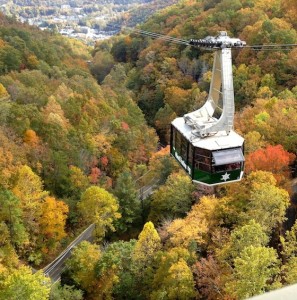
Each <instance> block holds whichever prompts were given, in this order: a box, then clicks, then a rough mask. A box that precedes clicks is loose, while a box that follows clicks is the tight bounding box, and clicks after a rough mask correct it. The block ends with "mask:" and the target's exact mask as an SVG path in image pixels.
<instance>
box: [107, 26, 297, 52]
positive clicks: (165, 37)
mask: <svg viewBox="0 0 297 300" xmlns="http://www.w3.org/2000/svg"><path fill="white" fill-rule="evenodd" d="M108 27H112V28H113V29H115V28H116V29H119V30H120V29H126V30H129V31H131V32H134V33H138V34H141V35H146V36H149V37H152V38H155V39H160V40H164V41H166V42H172V43H176V44H180V45H186V46H192V47H197V48H204V49H206V50H213V49H216V48H209V47H207V46H201V45H193V44H190V41H187V40H183V39H180V38H175V37H171V36H169V35H164V34H161V33H155V32H151V31H146V30H141V29H136V28H130V27H125V26H123V27H119V26H111V25H108ZM296 46H297V44H263V45H260V44H257V45H244V46H241V47H231V48H234V49H248V48H250V49H251V50H254V51H281V50H284V51H287V50H292V48H293V47H296Z"/></svg>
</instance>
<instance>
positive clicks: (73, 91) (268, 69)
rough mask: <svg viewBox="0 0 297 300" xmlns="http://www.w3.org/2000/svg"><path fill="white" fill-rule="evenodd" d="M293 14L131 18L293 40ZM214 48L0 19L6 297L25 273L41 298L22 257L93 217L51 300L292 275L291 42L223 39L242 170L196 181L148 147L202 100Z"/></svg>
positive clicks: (272, 10) (203, 292) (245, 9)
mask: <svg viewBox="0 0 297 300" xmlns="http://www.w3.org/2000/svg"><path fill="white" fill-rule="evenodd" d="M296 13H297V6H296V4H295V1H281V0H256V1H248V0H237V1H233V0H232V1H230V0H222V1H220V0H215V1H214V0H198V1H192V0H184V1H180V3H179V4H178V5H175V6H173V7H170V8H167V9H165V10H163V11H161V12H159V13H158V14H156V15H155V16H153V17H152V18H150V19H149V21H148V22H146V23H145V24H144V25H142V26H141V28H142V29H143V30H148V31H151V32H156V33H161V34H166V35H169V36H174V37H179V38H182V39H185V40H187V39H190V38H195V39H198V38H203V37H206V36H207V35H216V34H217V32H218V31H220V30H226V31H227V32H228V33H229V35H230V36H234V37H239V38H240V39H242V40H245V41H246V42H247V44H249V45H254V44H270V43H277V44H280V43H281V44H287V43H289V44H295V43H297V32H296V30H297V22H296V18H295V16H296ZM212 59H213V54H212V52H205V51H202V50H199V49H195V48H193V47H186V46H183V45H176V44H169V43H167V42H164V41H160V40H153V39H151V38H149V37H146V36H140V35H136V34H135V33H132V34H130V35H119V36H116V37H114V38H112V39H110V40H107V41H103V42H98V43H97V44H96V46H95V48H94V49H88V48H87V47H86V46H84V45H83V44H81V43H79V42H77V41H72V40H66V39H64V38H62V37H60V36H57V35H55V34H53V33H49V32H40V31H38V30H37V29H35V28H30V27H28V26H25V25H24V24H18V23H16V22H14V21H12V20H10V19H7V18H5V17H3V16H2V17H1V26H0V66H1V76H0V83H1V85H0V96H1V99H0V125H1V127H0V141H1V142H0V152H1V155H0V186H1V190H0V193H1V197H0V201H1V205H0V221H1V223H0V225H1V227H0V230H1V232H2V235H1V240H0V246H1V248H0V257H1V261H0V289H1V292H2V294H1V293H0V294H1V295H0V299H10V298H11V299H14V298H13V296H12V295H15V293H16V290H17V287H19V286H20V285H22V286H23V287H24V288H23V290H22V291H21V292H20V293H23V294H19V295H23V298H22V299H31V298H29V296H27V295H30V293H31V291H32V290H33V289H35V293H39V294H36V295H37V298H38V299H48V298H49V292H50V287H49V284H48V283H47V280H46V279H44V277H43V276H42V275H41V274H39V273H38V272H37V273H36V274H34V275H32V274H31V271H30V269H29V268H28V267H26V266H28V265H30V266H33V267H34V268H36V269H38V268H39V267H41V266H43V265H44V264H45V263H46V262H48V261H50V259H51V257H54V256H55V255H56V253H58V251H59V249H61V248H63V247H64V246H65V245H66V244H67V243H68V241H69V240H70V239H71V238H72V237H73V235H75V234H77V232H79V231H81V230H82V229H83V228H84V227H85V226H87V225H88V224H91V223H95V224H96V230H95V242H94V243H92V244H91V243H89V242H83V243H81V244H80V245H79V246H78V247H77V248H76V249H75V250H74V251H73V253H72V257H71V259H69V261H68V263H67V270H66V271H65V272H64V274H63V276H62V278H61V286H56V287H55V288H54V289H52V291H51V296H50V297H51V298H50V299H82V298H84V299H245V298H248V297H251V296H253V295H257V294H260V293H263V292H266V291H269V290H272V289H275V288H279V287H281V286H285V285H288V284H291V283H296V282H297V251H296V249H297V244H296V243H297V223H296V222H295V220H296V217H297V216H296V203H295V202H296V194H295V195H294V193H293V191H292V189H291V180H292V174H293V172H292V171H293V169H292V167H293V166H294V161H295V158H296V154H297V81H296V78H297V76H296V75H297V69H296V63H297V48H292V49H290V50H279V51H273V52H272V51H253V50H251V49H242V50H234V51H233V62H234V67H233V73H234V87H235V101H236V103H235V104H236V110H237V112H236V123H235V130H236V131H238V132H239V133H240V134H242V135H243V136H244V138H245V151H246V155H245V160H246V168H245V171H246V175H245V178H244V180H242V181H241V182H239V183H233V184H230V185H226V186H221V187H220V188H216V189H215V190H214V193H210V194H207V193H204V194H203V193H201V191H199V190H198V189H197V187H195V186H194V185H193V184H192V183H191V180H190V179H189V178H188V176H187V175H186V174H185V173H184V172H183V171H182V170H180V168H179V167H178V165H177V164H176V163H175V162H174V161H173V160H172V159H171V158H170V157H169V154H168V149H167V148H164V149H162V150H161V151H160V152H156V150H157V141H158V137H159V138H160V140H161V141H162V143H166V142H168V140H169V124H170V122H171V121H172V120H173V119H174V118H175V117H176V116H182V115H183V114H184V113H186V112H189V111H192V110H194V109H196V108H198V107H200V106H201V105H202V104H203V103H204V101H205V99H206V96H207V92H208V88H209V83H210V78H211V77H210V76H211V66H212ZM146 123H148V124H149V125H147V124H146ZM153 128H155V129H156V131H155V129H153ZM156 132H157V133H158V136H157V134H156ZM152 182H158V185H159V187H158V188H157V189H156V191H155V192H154V193H153V195H152V196H150V197H149V198H147V199H145V200H143V201H141V198H140V196H141V195H140V194H139V191H138V189H139V188H141V187H143V186H147V185H150V184H151V183H152ZM107 242H108V243H107ZM70 286H71V287H70ZM26 293H27V294H26ZM2 295H3V296H2ZM24 295H25V296H24ZM1 297H2V298H1ZM3 297H4V298H3ZM26 297H27V298H26ZM67 297H68V298H67ZM19 298H20V296H19Z"/></svg>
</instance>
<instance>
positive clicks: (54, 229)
mask: <svg viewBox="0 0 297 300" xmlns="http://www.w3.org/2000/svg"><path fill="white" fill-rule="evenodd" d="M67 213H68V206H67V204H65V203H64V202H63V201H57V200H56V199H55V198H54V197H46V199H45V201H44V203H43V204H42V216H41V218H40V225H41V231H42V234H44V235H45V236H46V237H47V238H48V239H53V240H55V241H60V240H61V239H62V238H63V237H65V236H66V233H65V230H64V229H65V224H66V218H67Z"/></svg>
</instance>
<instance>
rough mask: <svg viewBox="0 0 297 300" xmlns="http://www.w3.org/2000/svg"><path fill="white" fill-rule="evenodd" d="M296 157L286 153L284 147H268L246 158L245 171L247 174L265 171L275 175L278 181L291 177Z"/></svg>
mask: <svg viewBox="0 0 297 300" xmlns="http://www.w3.org/2000/svg"><path fill="white" fill-rule="evenodd" d="M294 159H295V155H294V154H293V153H289V152H288V151H286V150H285V149H284V148H283V146H282V145H276V146H271V145H269V146H267V147H266V148H264V149H259V150H256V151H255V152H252V153H250V154H249V155H248V156H247V157H246V165H245V170H246V172H247V173H250V172H252V171H256V170H263V171H268V172H271V173H273V174H274V175H275V176H276V178H277V179H278V180H281V179H283V177H288V176H290V170H289V165H290V164H291V163H292V162H293V161H294Z"/></svg>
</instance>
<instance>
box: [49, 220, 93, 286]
mask: <svg viewBox="0 0 297 300" xmlns="http://www.w3.org/2000/svg"><path fill="white" fill-rule="evenodd" d="M94 228H95V225H94V224H91V225H90V226H89V227H88V228H87V229H86V230H85V231H83V232H82V233H81V234H80V235H79V236H78V237H77V238H76V239H75V240H74V241H73V242H72V243H71V244H70V245H69V246H68V247H67V248H66V249H65V250H64V251H63V252H62V253H61V254H60V255H59V256H58V257H57V258H56V259H55V260H54V261H52V262H51V263H50V264H48V265H47V266H46V267H44V268H43V272H44V274H45V275H47V276H49V277H50V278H51V280H52V282H53V283H55V282H57V281H58V280H59V279H60V276H61V273H62V271H63V270H64V268H65V261H66V259H67V258H69V257H70V255H71V250H72V248H74V247H75V246H77V245H78V244H79V243H80V242H82V241H91V240H92V233H93V230H94Z"/></svg>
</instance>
